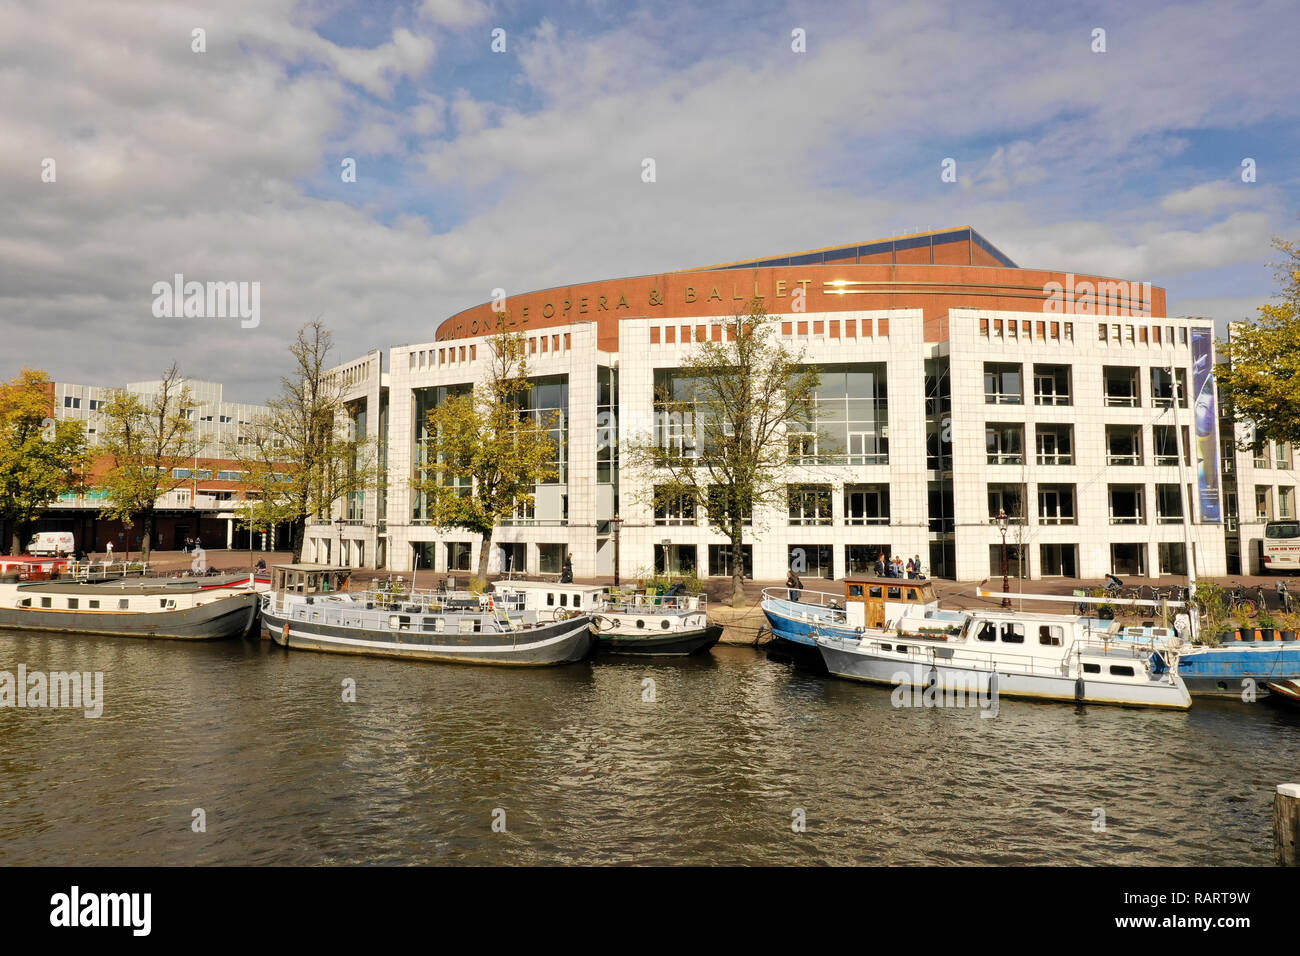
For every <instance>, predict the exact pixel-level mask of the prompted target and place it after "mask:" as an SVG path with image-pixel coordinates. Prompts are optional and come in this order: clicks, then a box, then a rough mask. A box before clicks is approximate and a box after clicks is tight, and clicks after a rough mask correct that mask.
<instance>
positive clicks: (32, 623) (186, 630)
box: [0, 593, 259, 641]
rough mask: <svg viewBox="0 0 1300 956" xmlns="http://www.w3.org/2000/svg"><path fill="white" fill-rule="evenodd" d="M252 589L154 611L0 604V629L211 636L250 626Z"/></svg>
mask: <svg viewBox="0 0 1300 956" xmlns="http://www.w3.org/2000/svg"><path fill="white" fill-rule="evenodd" d="M258 603H259V602H258V597H257V595H256V594H253V593H248V594H232V595H230V596H229V597H222V598H218V599H216V600H213V601H209V602H206V603H204V604H200V605H198V606H197V607H191V608H181V609H178V610H173V611H157V612H148V613H145V612H111V611H61V610H46V609H41V608H0V628H4V629H7V630H19V631H38V632H42V633H54V634H77V635H86V636H91V637H138V638H146V639H155V640H171V641H215V640H222V639H225V638H232V637H240V636H242V635H244V634H247V633H250V632H251V631H252V630H253V627H254V622H255V621H256V619H257V613H258Z"/></svg>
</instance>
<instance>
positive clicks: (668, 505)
mask: <svg viewBox="0 0 1300 956" xmlns="http://www.w3.org/2000/svg"><path fill="white" fill-rule="evenodd" d="M654 501H655V524H659V525H693V524H695V499H694V498H692V497H691V496H690V495H688V494H671V493H669V492H668V491H665V490H663V489H661V488H655V491H654Z"/></svg>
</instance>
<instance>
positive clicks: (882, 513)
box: [844, 485, 889, 525]
mask: <svg viewBox="0 0 1300 956" xmlns="http://www.w3.org/2000/svg"><path fill="white" fill-rule="evenodd" d="M844 523H845V524H852V525H858V524H889V485H845V486H844Z"/></svg>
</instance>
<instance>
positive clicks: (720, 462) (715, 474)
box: [624, 298, 820, 606]
mask: <svg viewBox="0 0 1300 956" xmlns="http://www.w3.org/2000/svg"><path fill="white" fill-rule="evenodd" d="M722 325H723V331H722V337H721V340H720V341H712V340H706V341H701V342H699V343H697V345H696V348H695V349H694V351H693V352H692V353H691V355H690V356H689V357H688V358H687V359H686V360H685V362H684V363H683V365H682V368H681V370H680V378H681V380H682V382H683V383H684V385H685V387H684V388H683V389H682V390H680V391H679V393H677V394H661V395H656V396H655V419H656V421H655V427H654V429H653V431H652V434H650V435H640V436H637V435H633V436H629V438H628V440H627V442H626V443H625V459H624V460H625V461H626V462H627V463H628V465H629V467H630V468H632V469H634V470H636V471H640V472H642V473H644V474H646V475H647V481H646V482H645V485H644V487H645V489H646V490H644V491H642V492H641V493H640V496H641V497H642V498H643V499H645V498H647V497H648V498H649V499H650V500H651V501H652V502H653V504H654V506H655V507H656V508H662V507H664V506H665V505H668V506H676V507H681V504H680V503H682V502H689V503H690V504H691V505H693V506H694V508H695V509H696V512H697V513H703V514H704V515H705V517H706V519H707V520H708V523H709V526H710V527H712V528H715V529H717V530H718V531H719V532H721V533H722V534H724V535H726V536H727V538H729V539H730V541H731V554H732V578H731V590H732V603H733V604H734V605H736V606H739V605H741V604H743V603H744V564H743V561H742V558H741V555H742V551H741V545H742V543H743V538H744V529H745V526H746V525H747V524H749V523H750V522H751V520H752V517H751V516H753V515H754V514H755V513H756V512H757V511H758V510H759V509H760V508H763V507H765V506H772V505H775V504H778V503H783V502H784V501H785V499H786V477H787V468H788V465H789V464H790V458H791V456H792V455H794V456H795V457H802V456H803V455H804V453H805V452H807V451H808V450H809V449H808V447H807V446H806V445H805V444H804V442H805V441H806V440H808V439H809V438H810V435H811V433H810V431H809V428H810V426H809V425H808V424H807V423H808V422H810V421H811V420H812V418H813V415H812V410H813V403H814V398H815V394H816V389H817V386H818V383H819V382H820V375H819V373H818V372H817V369H816V368H815V367H813V366H809V365H805V364H803V357H804V356H803V352H802V351H795V350H794V349H791V348H789V347H788V346H786V345H783V344H781V342H780V341H779V339H777V337H776V335H775V328H774V326H775V323H774V320H773V319H772V317H771V316H770V315H768V314H767V312H766V311H765V310H764V308H763V302H762V299H758V298H755V299H752V300H750V301H749V302H748V303H747V305H746V308H745V311H743V312H740V313H737V314H736V315H733V316H731V317H729V318H727V319H724V320H723V321H722ZM787 432H798V433H799V434H800V435H801V436H802V437H801V438H798V439H796V438H794V437H792V436H789V435H787ZM678 436H682V440H679V437H678Z"/></svg>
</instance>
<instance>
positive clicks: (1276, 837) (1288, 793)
mask: <svg viewBox="0 0 1300 956" xmlns="http://www.w3.org/2000/svg"><path fill="white" fill-rule="evenodd" d="M1273 851H1274V855H1275V856H1276V858H1277V865H1278V866H1300V783H1279V784H1278V785H1277V793H1275V794H1274V795H1273Z"/></svg>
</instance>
